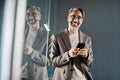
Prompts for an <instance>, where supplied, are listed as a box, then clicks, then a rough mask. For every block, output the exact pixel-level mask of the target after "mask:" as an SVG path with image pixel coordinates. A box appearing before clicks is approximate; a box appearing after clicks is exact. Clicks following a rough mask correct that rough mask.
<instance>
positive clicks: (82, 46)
mask: <svg viewBox="0 0 120 80" xmlns="http://www.w3.org/2000/svg"><path fill="white" fill-rule="evenodd" d="M84 47H85V43H78V45H77V48H80V49H82V48H84Z"/></svg>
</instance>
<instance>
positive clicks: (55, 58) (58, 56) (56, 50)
mask: <svg viewBox="0 0 120 80" xmlns="http://www.w3.org/2000/svg"><path fill="white" fill-rule="evenodd" d="M50 51H51V52H50V58H51V61H52V65H53V66H55V67H61V66H63V65H66V64H68V63H69V61H70V57H69V56H68V51H66V52H64V53H61V52H60V46H59V45H58V41H57V39H56V37H55V36H54V35H52V36H51V49H50Z"/></svg>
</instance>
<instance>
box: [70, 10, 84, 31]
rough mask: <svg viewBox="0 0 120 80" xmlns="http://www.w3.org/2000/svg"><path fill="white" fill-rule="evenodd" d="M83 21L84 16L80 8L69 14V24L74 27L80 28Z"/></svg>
mask: <svg viewBox="0 0 120 80" xmlns="http://www.w3.org/2000/svg"><path fill="white" fill-rule="evenodd" d="M82 22H83V16H82V14H81V12H80V11H79V10H76V11H72V12H71V13H70V14H69V15H68V26H69V28H72V29H77V30H78V29H79V27H80V26H81V24H82Z"/></svg>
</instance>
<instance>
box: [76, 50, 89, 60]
mask: <svg viewBox="0 0 120 80" xmlns="http://www.w3.org/2000/svg"><path fill="white" fill-rule="evenodd" d="M78 55H80V56H82V57H84V58H86V57H87V56H88V49H86V48H82V49H80V50H79V51H78Z"/></svg>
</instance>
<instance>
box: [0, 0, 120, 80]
mask: <svg viewBox="0 0 120 80" xmlns="http://www.w3.org/2000/svg"><path fill="white" fill-rule="evenodd" d="M15 1H16V3H17V4H18V2H19V0H15ZM21 1H25V0H21ZM7 2H9V0H1V2H0V72H1V69H2V67H1V66H2V65H3V62H4V61H3V60H4V59H2V56H3V54H4V53H3V48H4V47H3V45H1V44H4V43H3V42H4V41H2V40H4V39H2V38H3V37H2V36H3V35H4V34H2V33H4V29H3V23H4V22H3V21H4V19H3V18H4V16H5V15H4V14H5V13H4V11H5V6H7V5H6V3H7ZM13 2H14V0H11V1H10V3H11V4H12V3H13ZM16 3H15V6H17V4H16ZM25 3H26V5H24V6H25V7H27V6H33V5H34V6H39V7H40V8H41V12H42V21H41V25H43V24H48V26H49V27H50V30H51V31H50V34H55V33H58V32H60V31H62V30H64V29H65V28H66V27H67V14H68V10H69V9H70V8H72V7H81V8H82V9H83V10H84V11H85V19H84V22H83V25H82V26H81V28H80V29H81V30H82V31H83V32H84V33H86V34H88V35H90V36H91V37H92V41H93V51H94V64H93V65H92V66H91V68H90V70H91V73H92V75H93V78H94V80H120V76H119V74H120V70H119V68H120V62H119V61H120V51H119V50H120V22H119V21H120V16H119V15H120V0H28V1H26V2H25ZM20 6H21V7H22V6H23V5H20ZM14 13H16V12H14ZM7 14H9V13H7ZM19 15H21V14H19ZM14 16H15V15H14ZM23 19H24V18H23ZM23 27H24V26H23ZM14 28H15V27H13V31H14ZM9 31H10V30H9ZM21 32H22V31H21ZM8 33H9V32H8ZM12 34H14V33H12ZM12 37H14V35H13V36H12ZM11 42H12V39H11ZM11 49H12V50H13V48H11ZM6 54H9V56H8V57H11V56H12V55H13V54H12V51H11V53H6ZM6 56H7V55H6ZM10 60H11V58H10ZM12 63H13V62H12ZM4 64H6V63H4ZM8 65H9V64H8ZM10 67H11V65H10ZM7 68H8V67H7ZM9 69H11V68H9ZM10 71H11V70H10ZM48 71H49V77H50V79H51V78H52V75H53V72H54V68H53V67H49V68H48ZM1 75H2V74H1V73H0V77H1ZM6 80H9V79H6Z"/></svg>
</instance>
